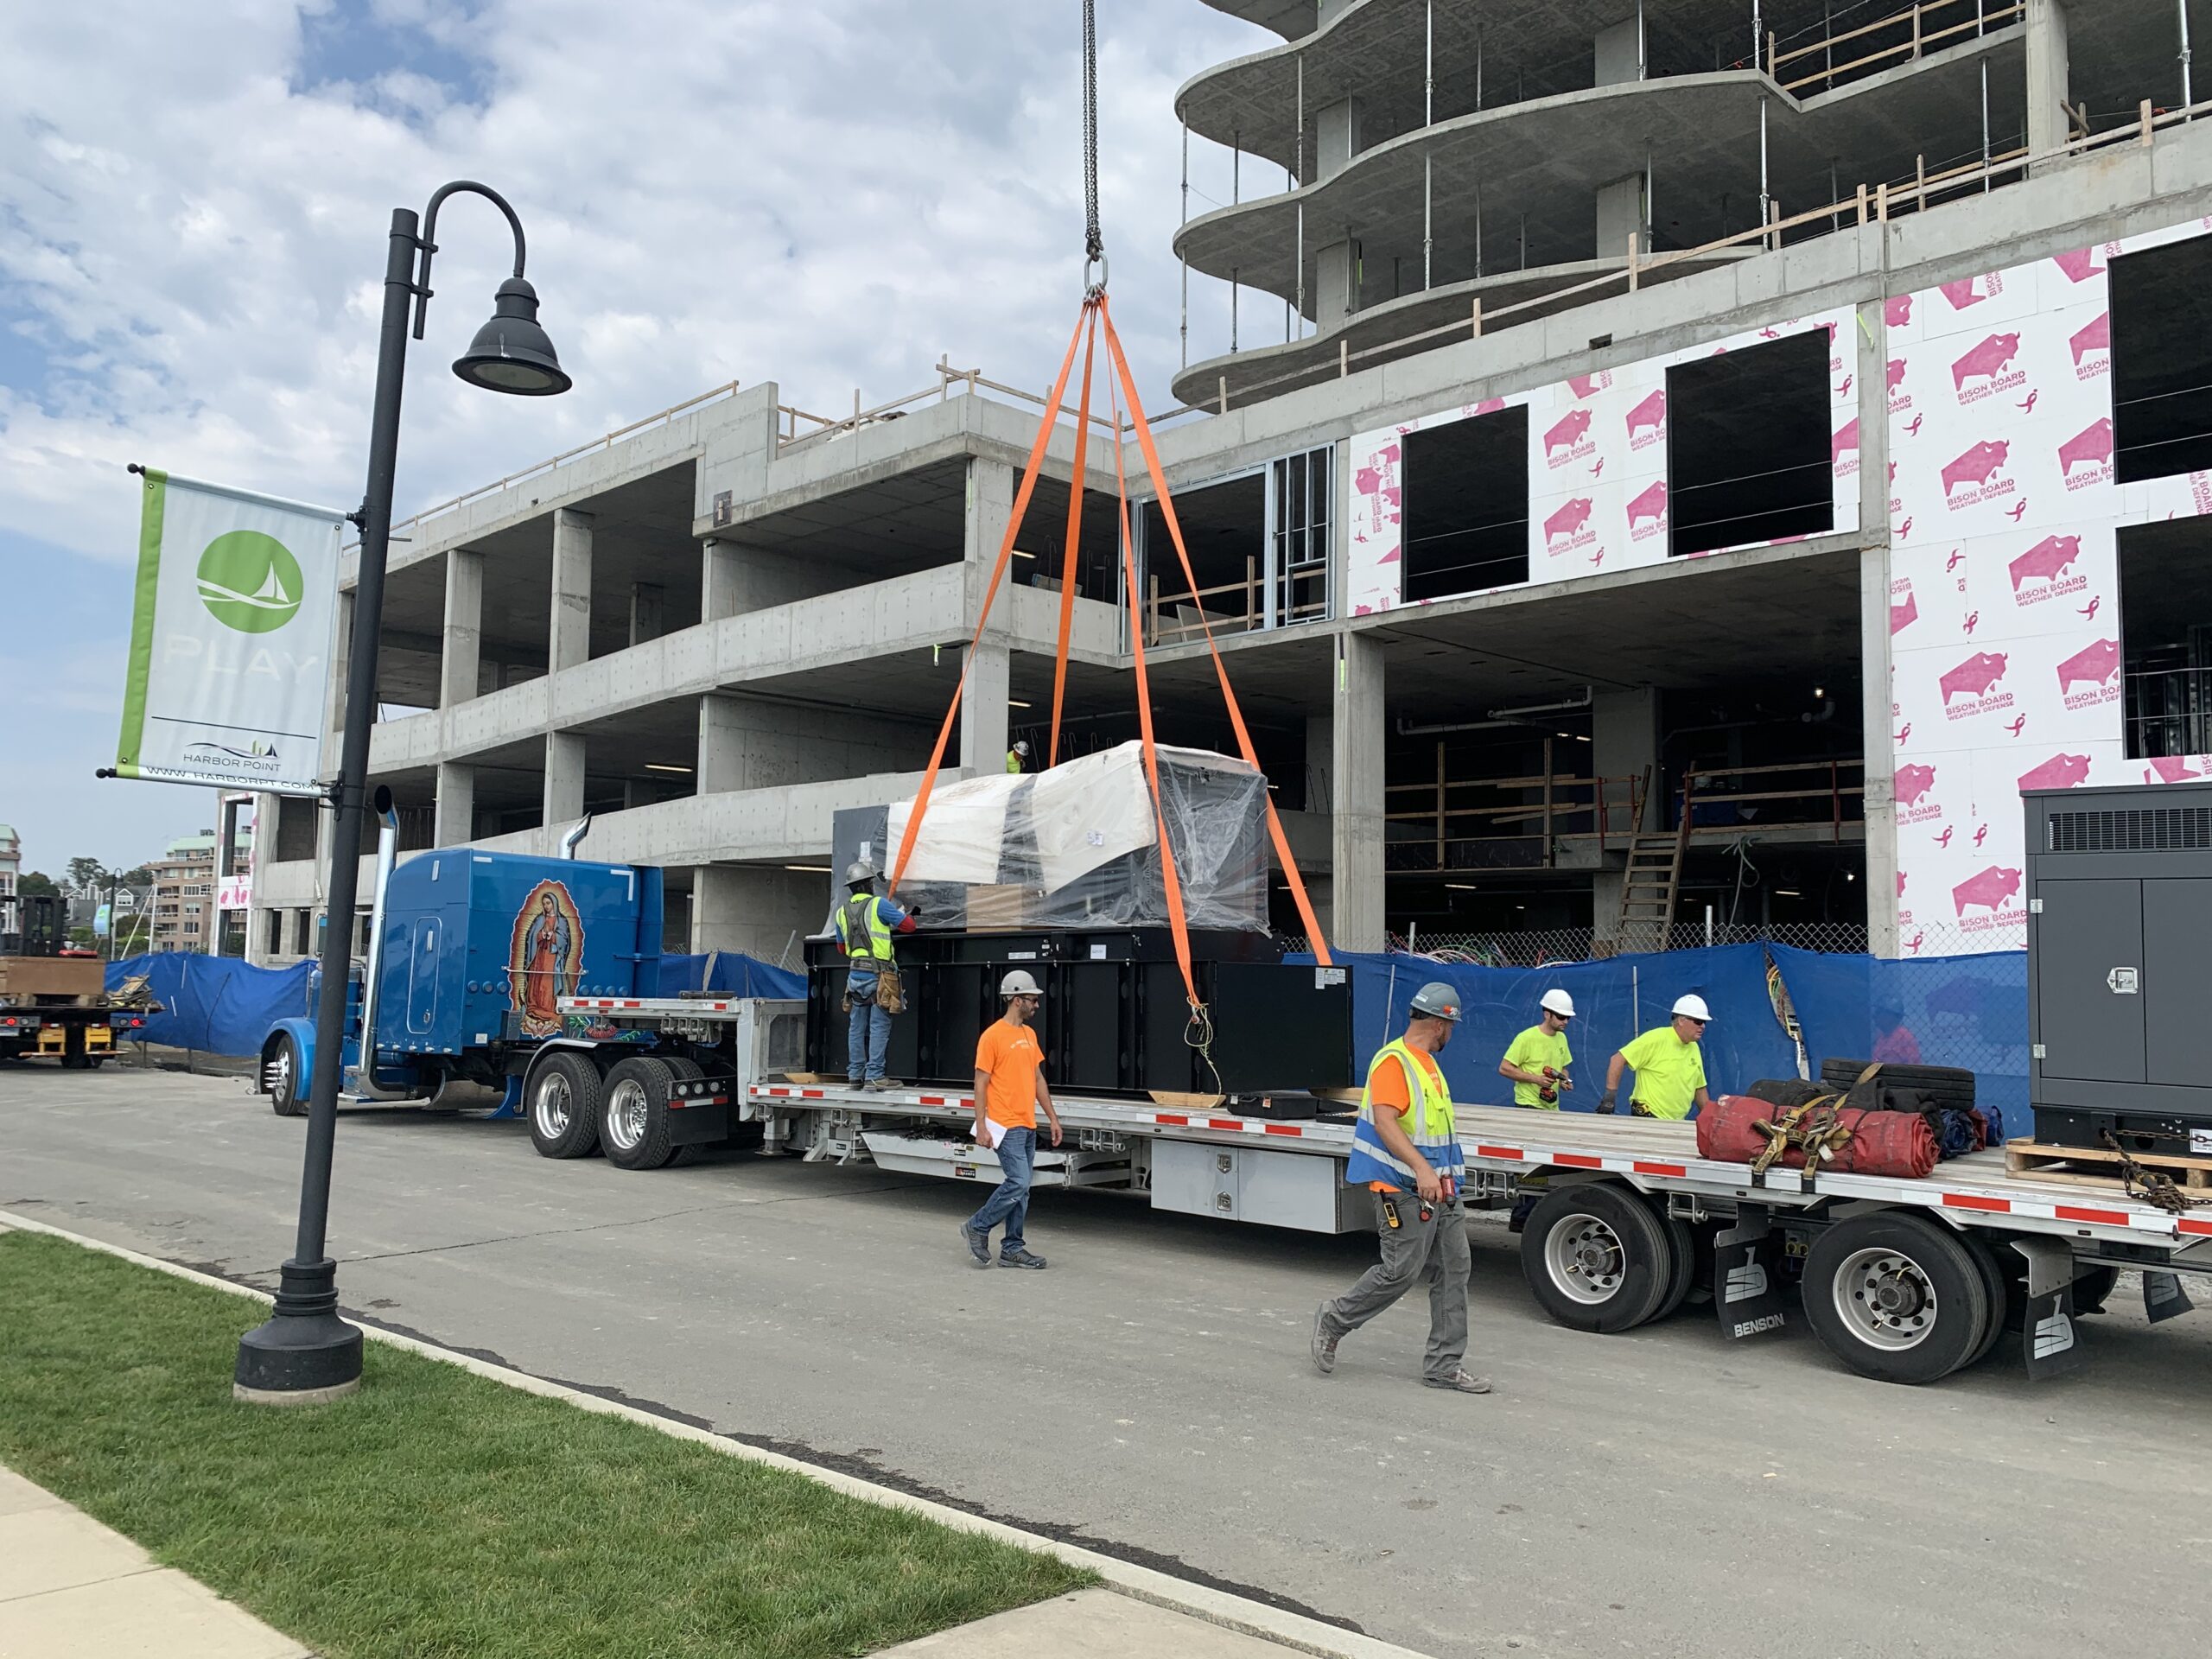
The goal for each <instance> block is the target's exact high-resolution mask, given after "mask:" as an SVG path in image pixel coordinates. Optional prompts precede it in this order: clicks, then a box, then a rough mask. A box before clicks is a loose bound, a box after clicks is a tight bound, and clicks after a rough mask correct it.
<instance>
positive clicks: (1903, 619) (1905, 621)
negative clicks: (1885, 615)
mask: <svg viewBox="0 0 2212 1659" xmlns="http://www.w3.org/2000/svg"><path fill="white" fill-rule="evenodd" d="M1918 620H1920V599H1919V596H1918V595H1917V594H1906V595H1905V596H1904V604H1902V605H1892V606H1891V607H1890V632H1891V633H1902V632H1904V630H1905V629H1906V628H1908V627H1909V626H1911V625H1912V624H1913V623H1915V622H1917V621H1918Z"/></svg>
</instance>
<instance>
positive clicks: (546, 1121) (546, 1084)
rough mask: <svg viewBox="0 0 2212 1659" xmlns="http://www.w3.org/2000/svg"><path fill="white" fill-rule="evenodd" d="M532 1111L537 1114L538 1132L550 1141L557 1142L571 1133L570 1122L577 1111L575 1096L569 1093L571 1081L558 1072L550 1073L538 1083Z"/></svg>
mask: <svg viewBox="0 0 2212 1659" xmlns="http://www.w3.org/2000/svg"><path fill="white" fill-rule="evenodd" d="M531 1109H532V1110H534V1111H535V1112H536V1113H537V1132H538V1133H539V1134H540V1135H543V1136H544V1137H545V1139H547V1140H548V1141H557V1140H559V1139H560V1138H561V1137H562V1136H563V1135H566V1134H567V1133H568V1132H569V1118H570V1117H571V1116H573V1114H574V1112H575V1096H574V1095H572V1094H570V1093H569V1080H568V1078H566V1077H563V1076H562V1075H561V1074H560V1073H559V1072H558V1071H548V1072H547V1073H546V1074H545V1075H544V1076H543V1077H541V1078H539V1079H538V1082H537V1100H536V1101H535V1102H534V1103H532V1107H531Z"/></svg>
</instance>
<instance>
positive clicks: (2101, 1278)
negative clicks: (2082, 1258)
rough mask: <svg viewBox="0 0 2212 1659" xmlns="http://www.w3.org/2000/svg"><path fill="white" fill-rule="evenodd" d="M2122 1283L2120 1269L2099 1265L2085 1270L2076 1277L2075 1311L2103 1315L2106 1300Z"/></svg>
mask: <svg viewBox="0 0 2212 1659" xmlns="http://www.w3.org/2000/svg"><path fill="white" fill-rule="evenodd" d="M2119 1282H2120V1269H2119V1268H2114V1267H2108V1266H2106V1265H2104V1264H2102V1263H2098V1264H2095V1265H2093V1266H2090V1267H2086V1268H2082V1270H2081V1271H2080V1272H2079V1273H2077V1274H2075V1275H2074V1311H2075V1313H2103V1312H2104V1311H2105V1299H2106V1298H2107V1297H2108V1296H2110V1295H2111V1294H2112V1288H2113V1286H2114V1285H2115V1284H2117V1283H2119Z"/></svg>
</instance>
